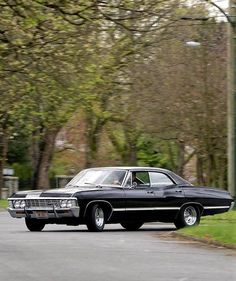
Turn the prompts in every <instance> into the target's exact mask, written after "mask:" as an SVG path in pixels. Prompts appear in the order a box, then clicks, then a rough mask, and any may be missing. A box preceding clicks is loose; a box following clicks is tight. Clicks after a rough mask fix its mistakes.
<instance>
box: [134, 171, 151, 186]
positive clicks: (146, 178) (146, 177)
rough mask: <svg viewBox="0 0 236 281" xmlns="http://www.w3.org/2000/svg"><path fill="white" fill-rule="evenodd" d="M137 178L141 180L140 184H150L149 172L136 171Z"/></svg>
mask: <svg viewBox="0 0 236 281" xmlns="http://www.w3.org/2000/svg"><path fill="white" fill-rule="evenodd" d="M134 174H136V178H137V179H138V180H139V181H140V184H150V179H149V174H148V172H136V173H133V177H134Z"/></svg>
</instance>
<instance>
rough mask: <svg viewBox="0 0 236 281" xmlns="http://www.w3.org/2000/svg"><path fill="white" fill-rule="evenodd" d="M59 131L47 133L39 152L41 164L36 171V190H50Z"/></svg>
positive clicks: (39, 163)
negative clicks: (50, 172)
mask: <svg viewBox="0 0 236 281" xmlns="http://www.w3.org/2000/svg"><path fill="white" fill-rule="evenodd" d="M57 133H58V130H49V131H46V132H45V134H44V137H43V140H42V142H41V145H40V150H39V162H38V167H37V169H36V171H35V184H34V187H35V188H36V189H48V188H50V182H49V169H50V166H51V162H52V157H53V152H54V145H55V139H56V136H57Z"/></svg>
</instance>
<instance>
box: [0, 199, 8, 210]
mask: <svg viewBox="0 0 236 281" xmlns="http://www.w3.org/2000/svg"><path fill="white" fill-rule="evenodd" d="M7 206H8V202H7V200H5V199H0V208H7Z"/></svg>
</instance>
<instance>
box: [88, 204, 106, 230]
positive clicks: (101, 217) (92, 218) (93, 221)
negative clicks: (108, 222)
mask: <svg viewBox="0 0 236 281" xmlns="http://www.w3.org/2000/svg"><path fill="white" fill-rule="evenodd" d="M86 224H87V228H88V230H89V231H93V232H99V231H103V229H104V226H105V213H104V210H103V208H102V207H101V206H99V205H94V206H92V207H91V209H90V210H89V212H88V215H87V223H86Z"/></svg>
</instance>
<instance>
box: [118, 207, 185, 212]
mask: <svg viewBox="0 0 236 281" xmlns="http://www.w3.org/2000/svg"><path fill="white" fill-rule="evenodd" d="M158 210H180V207H145V208H115V209H113V211H114V212H124V211H158Z"/></svg>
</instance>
